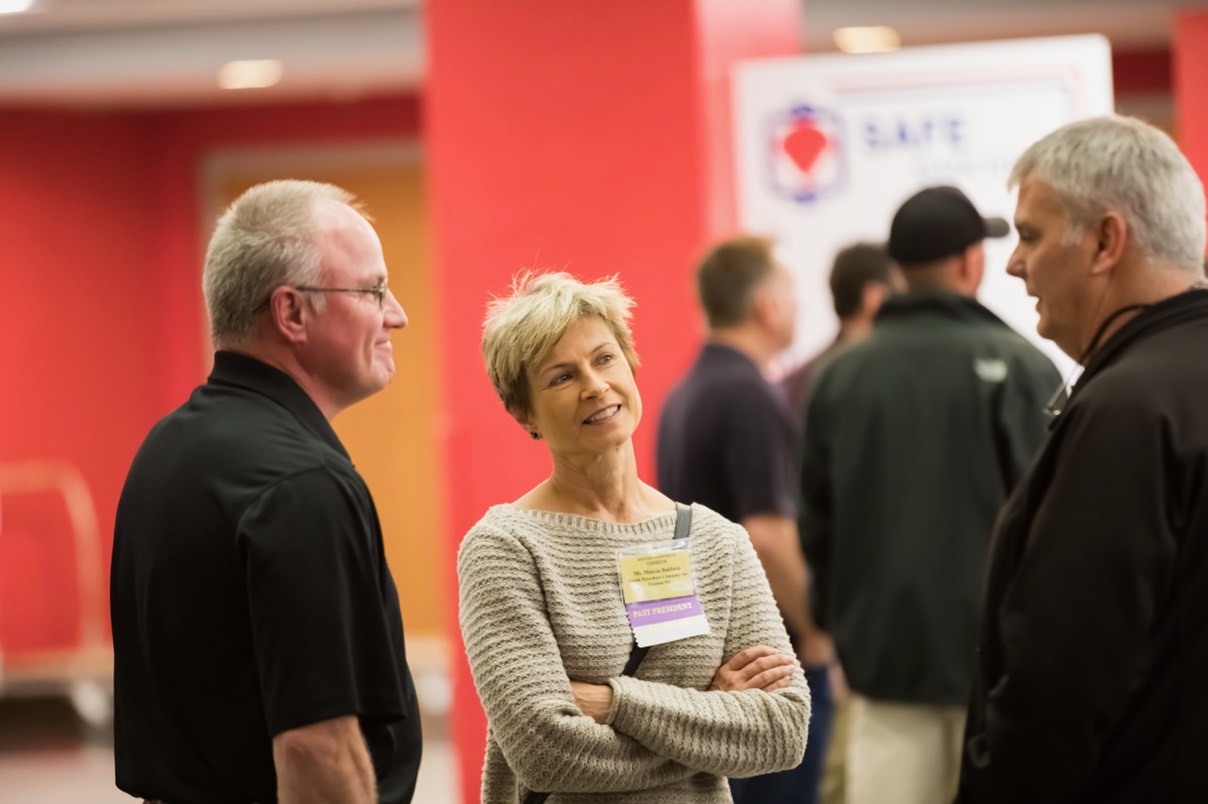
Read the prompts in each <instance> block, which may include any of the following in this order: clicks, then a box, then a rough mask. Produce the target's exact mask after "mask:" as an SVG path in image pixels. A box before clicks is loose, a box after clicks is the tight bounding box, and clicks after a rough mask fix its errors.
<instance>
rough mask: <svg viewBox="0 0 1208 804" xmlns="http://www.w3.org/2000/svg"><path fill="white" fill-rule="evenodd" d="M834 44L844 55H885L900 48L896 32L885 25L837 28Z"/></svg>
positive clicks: (899, 38) (900, 42) (899, 39)
mask: <svg viewBox="0 0 1208 804" xmlns="http://www.w3.org/2000/svg"><path fill="white" fill-rule="evenodd" d="M835 44H836V45H838V47H839V49H840V50H842V51H843V52H844V53H885V52H888V51H890V50H897V49H898V48H899V47H901V46H902V39H901V37H899V36H898V32H897V31H895V30H894V29H893V28H890V27H888V26H886V25H869V26H863V27H852V28H838V29H836V30H835Z"/></svg>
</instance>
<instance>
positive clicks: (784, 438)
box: [722, 387, 797, 521]
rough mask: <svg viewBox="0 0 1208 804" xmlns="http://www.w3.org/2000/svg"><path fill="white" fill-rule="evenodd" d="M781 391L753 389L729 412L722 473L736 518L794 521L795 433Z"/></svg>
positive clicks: (795, 500) (723, 431)
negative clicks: (771, 518)
mask: <svg viewBox="0 0 1208 804" xmlns="http://www.w3.org/2000/svg"><path fill="white" fill-rule="evenodd" d="M777 393H779V389H776V388H772V387H769V388H767V389H760V388H752V389H749V390H745V391H743V396H742V397H741V399H739V400H737V401H736V403H735V404H732V405H731V406H730V408H729V410H728V421H727V422H726V424H725V426H724V427H723V428H722V435H723V436H724V438H725V439H726V442H725V444H726V448H725V459H724V460H725V466H724V471H725V472H726V475H727V477H728V479H729V483H728V484H727V485H728V487H729V488H731V489H733V495H734V505H735V517H736V518H737V519H738V521H742V520H743V519H746V518H747V517H750V516H758V515H778V516H783V517H788V518H790V519H796V517H797V488H796V486H797V484H796V476H797V475H796V470H795V467H794V465H793V464H794V460H795V457H794V456H795V454H796V447H797V444H796V430H795V428H794V425H793V422H792V417H791V416H790V414H789V411H788V405H787V403H786V402H784V400H783V399H780V398H778V397H777V396H776V394H777Z"/></svg>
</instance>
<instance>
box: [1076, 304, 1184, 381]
mask: <svg viewBox="0 0 1208 804" xmlns="http://www.w3.org/2000/svg"><path fill="white" fill-rule="evenodd" d="M1206 313H1208V289H1205V288H1202V287H1198V286H1192V287H1191V288H1188V289H1187V290H1185V291H1182V292H1181V293H1178V294H1176V295H1174V296H1171V297H1170V298H1168V299H1163V300H1162V301H1160V302H1156V303H1154V304H1149V305H1146V306H1145V307H1144V308H1142V309H1141V312H1140V313H1138V314H1137V315H1136V316H1135V317H1134V318H1133V319H1132V320H1130V321H1128V322H1126V323H1125V324H1124V326H1122V327H1120V328H1119V329H1118V330H1116V331H1115V332H1113V333H1112V336H1111V337H1110V338H1108V339H1107V340H1106V341H1104V342H1103V345H1102V346H1100V347H1099V348H1098V349H1096V350H1095V351H1094V352H1093V353H1092V354H1091V356H1090V359H1089V360H1088V361H1087V363H1086V371H1084V372H1083V373H1082V376H1081V377H1080V378H1079V379H1078V385H1076V386H1074V390H1075V391H1077V389H1078V388H1079V387H1080V386H1082V385H1084V384H1085V382H1086V380H1089V379H1090V378H1091V377H1092V376H1094V375H1095V374H1098V373H1099V372H1100V371H1102V370H1103V368H1104V367H1105V366H1107V365H1108V364H1110V363H1112V362H1113V361H1114V360H1115V359H1116V357H1118V356H1119V354H1120V353H1121V352H1122V351H1124V350H1125V349H1127V348H1128V347H1129V346H1130V345H1131V344H1132V343H1134V342H1135V341H1137V340H1138V339H1140V338H1144V337H1145V336H1146V335H1148V334H1149V333H1150V332H1151V331H1154V330H1162V329H1165V328H1166V327H1167V326H1168V325H1171V324H1178V323H1181V322H1182V321H1187V320H1192V319H1196V318H1202V317H1203V316H1204V315H1205V314H1206Z"/></svg>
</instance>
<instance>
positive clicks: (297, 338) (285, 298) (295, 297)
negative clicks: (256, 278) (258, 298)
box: [269, 285, 311, 343]
mask: <svg viewBox="0 0 1208 804" xmlns="http://www.w3.org/2000/svg"><path fill="white" fill-rule="evenodd" d="M310 314H311V308H310V306H309V305H307V304H306V302H305V300H304V299H303V298H302V294H301V293H299V292H297V291H296V290H294V289H293V288H288V287H285V286H284V285H283V286H281V287H279V288H277V289H276V290H274V291H273V295H272V296H270V297H269V315H270V316H271V318H272V322H273V327H274V328H275V329H276V330H277V331H278V332H280V333H281V337H283V338H284V339H285V340H286V341H288V342H289V343H304V342H305V341H306V336H307V331H306V329H307V326H306V325H307V323H308V320H309V318H310Z"/></svg>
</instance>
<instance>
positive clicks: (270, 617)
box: [238, 469, 408, 735]
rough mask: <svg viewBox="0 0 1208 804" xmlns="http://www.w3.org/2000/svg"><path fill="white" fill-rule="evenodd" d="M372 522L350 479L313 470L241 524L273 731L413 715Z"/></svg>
mask: <svg viewBox="0 0 1208 804" xmlns="http://www.w3.org/2000/svg"><path fill="white" fill-rule="evenodd" d="M370 516H372V514H371V513H370V512H366V511H364V510H363V508H362V507H361V506H359V505H358V504H357V500H356V495H355V491H354V490H353V489H351V488H350V487H349V486H348V485H347V484H346V482H344V481H342V480H341V479H339V478H336V477H335V476H333V475H332V474H331V473H330V472H328V471H326V470H324V469H314V470H310V471H307V472H303V473H300V474H298V475H294V476H292V477H290V478H287V479H286V480H283V481H281V482H279V483H277V484H275V485H274V486H273V487H271V488H270V489H268V490H267V491H265V492H264V493H263V494H261V495H260V497H258V498H257V499H256V500H255V501H254V502H253V503H252V505H251V506H249V508H248V510H247V511H246V512H245V513H244V516H243V517H242V519H241V521H240V524H239V537H238V538H239V549H240V551H241V557H242V559H243V566H244V570H245V572H246V589H247V605H248V613H249V616H250V621H251V626H252V639H253V645H254V650H255V655H256V663H257V668H258V671H259V674H260V685H261V689H262V691H263V696H264V707H265V717H266V720H267V723H268V726H269V731H270V732H271V733H272V734H274V735H275V734H279V733H281V732H282V731H286V730H288V729H292V728H297V727H300V726H305V725H309V724H311V723H316V722H319V721H322V720H328V719H331V718H334V717H343V716H348V715H357V716H359V717H362V718H365V719H368V720H373V721H375V722H391V721H395V720H399V719H401V718H403V717H405V716H406V715H407V714H408V712H407V705H406V697H405V694H404V691H403V689H404V686H403V681H402V668H400V667H399V666H398V662H397V659H396V657H395V655H394V653H393V651H392V649H391V645H392V644H393V641H392V639H391V634H390V629H391V628H392V627H393V626H392V625H391V621H390V618H389V617H388V616H387V613H386V609H385V603H384V599H383V595H382V591H381V589H382V583H383V580H382V573H383V572H385V569H384V567H383V566H382V559H381V554H380V550H379V549H378V548H379V545H378V544H377V543H376V536H375V534H376V533H377V531H376V528H375V526H374V523H373V522H371V521H369V519H368V517H370ZM387 580H389V579H388V578H387Z"/></svg>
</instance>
